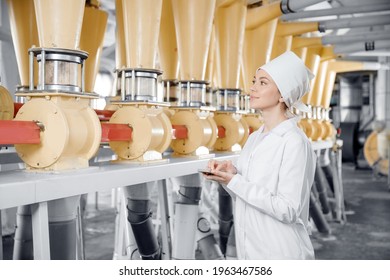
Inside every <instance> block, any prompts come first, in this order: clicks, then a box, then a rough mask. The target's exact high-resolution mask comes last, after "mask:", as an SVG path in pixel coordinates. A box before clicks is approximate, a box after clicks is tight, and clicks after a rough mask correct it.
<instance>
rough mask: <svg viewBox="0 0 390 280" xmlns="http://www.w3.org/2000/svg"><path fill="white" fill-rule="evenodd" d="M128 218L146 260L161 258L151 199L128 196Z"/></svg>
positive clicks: (140, 251)
mask: <svg viewBox="0 0 390 280" xmlns="http://www.w3.org/2000/svg"><path fill="white" fill-rule="evenodd" d="M127 213H128V215H127V220H128V221H129V223H130V225H131V228H132V230H133V233H134V238H135V241H136V243H137V246H138V251H139V253H140V255H141V256H142V259H144V260H158V259H161V254H160V253H161V252H160V245H159V244H158V240H157V237H156V236H155V234H154V229H153V223H152V219H151V218H152V211H151V209H150V200H138V199H131V198H127Z"/></svg>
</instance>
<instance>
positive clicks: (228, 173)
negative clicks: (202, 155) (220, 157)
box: [204, 160, 237, 185]
mask: <svg viewBox="0 0 390 280" xmlns="http://www.w3.org/2000/svg"><path fill="white" fill-rule="evenodd" d="M208 168H209V169H210V171H211V173H213V174H212V175H204V177H205V178H206V179H208V180H213V181H217V182H219V183H221V184H225V185H227V184H229V182H230V180H231V179H232V178H233V176H234V175H236V174H237V169H236V168H235V167H234V165H233V163H232V162H231V161H230V160H224V161H217V160H210V161H209V163H208Z"/></svg>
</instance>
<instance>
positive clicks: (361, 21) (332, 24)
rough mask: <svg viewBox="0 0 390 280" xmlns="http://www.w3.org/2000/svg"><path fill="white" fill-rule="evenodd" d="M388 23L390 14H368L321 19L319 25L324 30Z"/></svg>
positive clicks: (389, 22)
mask: <svg viewBox="0 0 390 280" xmlns="http://www.w3.org/2000/svg"><path fill="white" fill-rule="evenodd" d="M387 24H390V16H389V15H383V16H366V17H355V18H345V19H337V20H327V21H320V22H319V25H318V30H319V31H320V32H324V31H326V30H329V29H340V28H352V27H366V26H375V25H387Z"/></svg>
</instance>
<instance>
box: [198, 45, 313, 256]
mask: <svg viewBox="0 0 390 280" xmlns="http://www.w3.org/2000/svg"><path fill="white" fill-rule="evenodd" d="M312 78H313V74H312V73H311V72H310V71H309V70H308V69H307V68H306V67H305V65H304V64H303V62H302V61H301V60H300V59H299V58H298V57H297V56H296V55H295V54H294V53H293V52H286V53H284V54H282V55H281V56H279V57H277V58H275V59H274V60H272V61H270V62H269V63H267V64H265V65H263V66H261V67H260V68H259V69H258V70H257V71H256V76H255V79H254V81H253V85H252V87H251V88H250V90H251V93H250V104H251V108H253V109H259V110H260V111H261V113H262V116H263V121H264V125H263V126H262V127H261V128H260V129H259V130H258V131H256V132H254V133H252V134H251V136H250V137H249V139H248V141H247V143H246V144H245V146H244V148H243V150H242V152H241V154H240V157H239V159H238V162H237V165H236V166H234V165H233V164H232V162H231V161H216V160H211V161H209V164H208V167H209V169H210V170H211V172H212V173H213V174H212V175H205V177H206V178H207V179H210V180H215V181H218V182H219V183H221V184H222V185H223V187H224V188H225V189H226V190H227V191H228V192H229V194H230V195H231V196H232V197H233V199H234V201H235V213H234V219H235V225H234V226H235V235H236V247H237V256H238V258H239V259H314V251H313V246H312V244H311V242H310V238H309V230H308V226H309V222H308V218H309V198H310V189H311V185H312V183H313V180H314V171H315V164H316V156H315V154H314V152H313V150H312V148H311V145H310V142H309V140H308V139H307V137H306V136H305V134H304V133H303V132H302V131H301V130H300V129H299V128H298V126H297V120H296V118H294V117H293V115H292V114H291V113H290V112H289V110H290V109H293V108H295V109H298V110H307V107H306V106H305V105H304V104H303V103H302V102H301V101H300V99H301V98H302V96H303V95H304V94H305V93H307V92H308V91H309V89H310V86H309V82H310V79H312Z"/></svg>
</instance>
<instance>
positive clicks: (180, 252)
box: [172, 174, 202, 260]
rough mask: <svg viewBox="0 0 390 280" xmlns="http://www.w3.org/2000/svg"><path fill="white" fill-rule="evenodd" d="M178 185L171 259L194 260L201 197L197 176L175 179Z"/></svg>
mask: <svg viewBox="0 0 390 280" xmlns="http://www.w3.org/2000/svg"><path fill="white" fill-rule="evenodd" d="M175 180H176V181H177V184H178V185H179V193H178V198H177V202H176V203H175V219H174V220H175V224H174V235H173V236H174V240H173V246H172V259H181V260H182V259H195V234H196V231H197V221H198V216H199V215H198V213H199V200H200V196H201V191H202V189H201V187H200V186H201V181H200V177H199V175H198V174H195V175H188V176H182V177H178V178H175Z"/></svg>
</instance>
